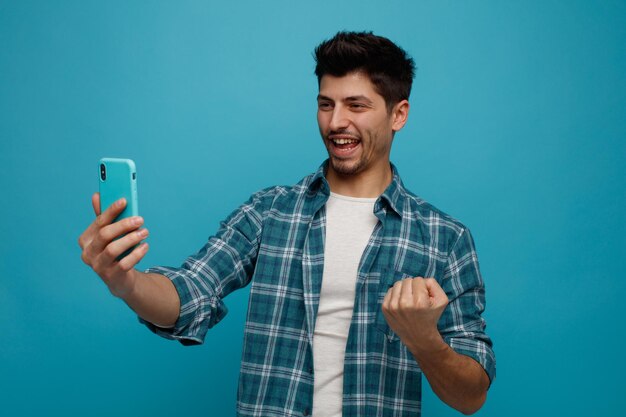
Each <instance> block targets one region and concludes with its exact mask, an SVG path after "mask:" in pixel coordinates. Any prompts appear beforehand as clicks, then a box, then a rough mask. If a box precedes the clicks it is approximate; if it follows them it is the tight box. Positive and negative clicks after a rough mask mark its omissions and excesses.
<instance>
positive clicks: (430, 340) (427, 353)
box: [407, 332, 449, 361]
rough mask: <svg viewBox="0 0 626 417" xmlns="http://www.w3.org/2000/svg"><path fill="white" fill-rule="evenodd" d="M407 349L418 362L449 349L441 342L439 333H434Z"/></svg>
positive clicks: (441, 338)
mask: <svg viewBox="0 0 626 417" xmlns="http://www.w3.org/2000/svg"><path fill="white" fill-rule="evenodd" d="M407 347H408V348H409V351H410V352H411V353H412V354H413V356H414V357H415V358H416V359H418V361H421V360H422V359H424V360H425V359H428V358H433V357H436V356H439V355H441V354H443V353H445V352H446V351H447V350H448V349H449V346H448V344H447V343H446V342H445V341H444V340H443V337H441V334H439V332H435V333H434V334H432V335H431V336H429V337H425V338H421V339H420V340H418V341H417V342H416V343H412V344H411V345H408V346H407Z"/></svg>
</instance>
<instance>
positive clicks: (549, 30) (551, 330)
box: [0, 0, 626, 416]
mask: <svg viewBox="0 0 626 417" xmlns="http://www.w3.org/2000/svg"><path fill="white" fill-rule="evenodd" d="M297 3H299V2H294V1H266V2H241V1H233V2H230V3H228V4H227V2H208V1H206V2H202V1H178V2H171V1H160V2H158V1H150V2H147V1H146V2H137V1H130V2H127V1H40V2H33V1H13V2H11V1H6V0H0V190H1V192H2V194H1V195H2V197H1V203H0V398H1V404H2V405H1V406H0V407H1V408H0V413H2V414H3V415H7V416H33V415H41V416H68V415H90V416H110V415H116V416H167V415H172V414H174V415H206V416H209V415H211V416H222V415H224V416H226V415H233V414H234V407H235V395H236V383H237V376H238V363H239V359H240V354H241V337H242V330H243V322H244V317H245V310H246V302H247V290H243V291H240V292H239V293H237V294H234V295H232V296H231V297H229V299H227V305H228V307H229V309H230V313H229V315H228V316H227V317H226V319H225V320H224V321H223V322H222V323H221V324H220V325H219V326H217V327H216V328H214V329H213V330H212V331H211V332H209V334H208V336H207V340H206V343H205V345H203V346H201V347H194V348H185V347H183V346H181V345H179V344H178V343H175V342H170V341H166V340H163V339H160V338H158V337H156V336H154V335H152V334H151V333H150V332H148V331H147V330H145V329H144V328H142V327H141V326H140V325H139V324H137V321H136V317H135V315H134V314H133V313H132V311H130V310H129V309H128V308H127V307H126V306H125V305H124V303H123V302H121V301H120V300H117V299H115V298H113V297H112V296H111V295H110V294H109V292H108V291H107V289H106V287H105V286H104V284H103V283H102V282H101V281H100V280H99V278H98V277H97V276H96V275H95V274H94V273H93V272H92V271H91V270H90V269H89V268H88V267H87V266H85V265H84V264H82V262H81V260H80V250H79V248H78V245H77V238H78V236H79V234H80V233H81V232H82V230H83V229H84V228H85V227H86V226H87V225H88V224H89V223H90V222H91V221H92V219H93V213H92V209H91V203H90V196H91V194H92V193H93V192H94V191H96V190H97V185H98V181H97V176H96V175H97V171H96V164H97V161H98V159H99V158H100V157H102V156H113V157H130V158H133V159H134V160H135V161H136V163H137V167H138V172H139V199H140V202H139V209H140V212H141V213H142V215H143V216H144V217H145V219H146V222H147V226H148V227H149V229H150V231H151V236H150V238H149V242H150V244H151V251H150V252H149V254H148V255H147V257H146V258H145V260H144V261H142V263H141V264H140V266H142V267H148V266H151V265H155V264H165V265H178V264H180V262H181V261H182V260H183V258H184V257H185V255H187V254H190V253H192V252H194V251H195V250H197V249H198V248H199V247H200V246H202V244H203V242H204V241H205V240H206V238H207V237H208V236H209V235H210V234H211V233H213V232H214V231H215V230H216V228H217V225H218V222H219V221H220V220H221V219H222V218H224V217H225V216H226V215H227V214H228V213H229V212H230V211H231V210H232V209H234V208H235V207H237V206H238V205H239V204H240V203H242V202H243V201H244V200H246V199H247V197H248V196H249V195H250V194H251V193H253V192H254V191H256V190H258V189H260V188H262V187H267V186H270V185H275V184H292V183H294V182H296V181H298V180H299V179H300V178H301V177H303V176H304V175H306V174H308V173H309V172H312V171H313V170H315V169H316V168H317V166H318V165H319V164H320V163H321V162H322V160H323V159H324V158H325V151H324V149H323V146H322V144H321V141H320V139H319V134H318V131H317V124H316V119H315V111H316V103H315V96H316V94H317V84H316V80H315V78H314V76H313V69H314V62H313V59H312V56H311V53H312V50H313V48H314V46H315V45H317V44H318V43H319V42H320V41H322V40H323V39H326V38H328V37H330V36H332V35H333V34H334V33H335V32H336V31H337V30H340V29H350V30H373V31H375V32H376V33H378V34H381V35H384V36H387V37H389V38H391V39H392V40H394V41H396V42H397V43H398V44H399V45H401V46H402V47H404V48H405V49H406V50H407V51H408V52H409V53H410V54H411V55H412V56H413V57H414V59H415V61H416V63H417V65H418V68H419V69H418V72H417V77H416V80H415V83H414V87H413V94H412V97H411V103H412V107H411V114H410V118H409V123H408V125H407V126H406V127H405V129H404V130H403V131H402V132H401V133H400V134H399V135H397V136H396V140H395V144H394V150H393V152H392V159H393V161H394V162H395V163H396V165H397V166H398V168H399V170H400V173H401V174H402V176H403V179H404V182H405V184H406V185H407V186H408V187H409V188H410V189H411V190H413V191H414V192H416V193H417V194H419V195H420V196H422V197H423V198H425V199H426V200H428V201H430V202H431V203H433V204H435V205H436V206H438V207H440V208H441V209H443V210H444V211H446V212H448V213H450V214H451V215H453V216H454V217H456V218H459V219H460V220H461V221H463V222H464V223H465V224H466V225H467V226H469V227H470V229H471V230H472V232H473V234H474V237H475V240H476V244H477V248H478V253H479V258H480V261H481V268H482V272H483V275H484V278H485V281H486V285H487V300H488V306H487V312H486V318H487V320H488V332H489V333H490V335H491V336H492V338H493V340H494V342H495V351H496V354H497V358H498V377H497V379H496V381H495V383H494V385H493V386H492V389H491V390H490V393H489V398H488V401H487V403H486V405H485V406H484V408H483V409H482V410H481V411H480V412H479V413H478V415H480V416H528V415H533V416H552V415H568V416H591V415H593V416H617V415H622V412H623V410H622V409H623V405H624V392H626V390H625V389H626V383H625V382H624V381H625V379H624V374H625V373H626V366H625V361H624V360H623V358H624V353H623V349H624V345H625V342H626V336H625V334H626V324H625V321H624V320H625V317H626V314H625V313H626V307H625V303H624V300H623V297H624V294H625V293H626V284H625V278H626V269H625V267H624V258H625V256H624V255H626V253H625V250H624V246H623V242H624V236H625V233H626V227H625V226H626V222H625V215H624V208H625V202H626V201H625V200H626V183H625V178H626V164H625V162H626V160H625V159H626V145H625V142H626V123H625V121H626V77H625V74H626V47H625V45H626V3H625V2H624V1H602V2H596V1H586V2H582V1H565V0H564V1H554V0H547V1H545V0H544V1H524V2H521V1H520V2H502V1H472V2H469V1H463V2H461V1H459V2H436V1H385V2H382V1H381V2H373V1H345V2H338V1H316V2H307V3H304V2H302V3H303V4H297ZM424 415H425V416H453V415H458V413H456V412H455V411H453V410H451V409H450V408H448V407H447V406H446V405H444V404H442V403H441V402H440V401H439V400H438V399H437V398H436V397H435V396H434V394H433V393H432V392H431V391H430V390H429V388H426V389H425V392H424Z"/></svg>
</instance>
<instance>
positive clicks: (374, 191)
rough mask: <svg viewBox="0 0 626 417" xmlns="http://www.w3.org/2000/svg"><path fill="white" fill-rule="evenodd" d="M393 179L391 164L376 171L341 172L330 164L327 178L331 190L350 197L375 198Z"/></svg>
mask: <svg viewBox="0 0 626 417" xmlns="http://www.w3.org/2000/svg"><path fill="white" fill-rule="evenodd" d="M392 179H393V175H392V171H391V165H389V164H387V165H386V166H385V167H384V168H383V169H381V170H377V171H374V172H361V173H358V174H341V173H338V172H337V171H335V170H334V169H333V168H332V166H331V165H330V164H329V165H328V171H327V172H326V180H327V181H328V185H329V186H330V191H332V192H333V193H335V194H341V195H345V196H348V197H358V198H375V197H378V196H380V195H381V194H382V193H383V192H384V191H385V189H386V188H387V187H388V186H389V184H391V180H392Z"/></svg>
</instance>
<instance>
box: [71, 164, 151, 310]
mask: <svg viewBox="0 0 626 417" xmlns="http://www.w3.org/2000/svg"><path fill="white" fill-rule="evenodd" d="M98 171H99V172H98V175H99V178H100V193H95V194H94V195H93V197H92V204H93V209H94V212H95V214H96V216H97V217H96V219H95V220H94V221H93V222H92V223H91V224H90V225H89V227H87V229H85V231H84V232H83V233H82V234H81V236H80V237H79V239H78V244H79V246H80V247H81V249H82V255H81V257H82V260H83V262H85V263H86V264H87V265H89V266H90V267H91V268H92V269H93V270H94V271H95V272H96V273H97V274H98V275H99V276H100V278H102V280H103V281H104V282H105V284H106V285H107V286H108V287H109V290H110V291H111V292H112V293H113V294H114V295H116V296H118V297H121V298H124V297H125V295H127V294H130V293H132V291H133V288H134V285H135V282H136V280H137V276H138V274H140V273H139V271H136V270H135V269H134V268H135V265H136V264H137V263H139V261H141V259H142V258H143V257H144V256H145V255H146V253H147V252H148V244H147V243H145V242H143V243H142V240H143V239H145V238H146V237H147V236H148V230H147V229H145V228H141V227H142V226H143V224H144V223H143V219H142V218H141V217H139V216H137V215H136V214H137V213H138V211H137V185H136V184H137V183H136V181H137V173H136V170H135V169H134V163H132V161H129V160H115V159H111V158H103V159H102V160H101V161H100V163H99V165H98ZM122 198H124V199H123V200H122Z"/></svg>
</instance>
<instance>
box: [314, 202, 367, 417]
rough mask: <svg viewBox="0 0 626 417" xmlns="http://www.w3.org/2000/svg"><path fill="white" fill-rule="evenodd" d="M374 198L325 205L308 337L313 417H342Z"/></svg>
mask: <svg viewBox="0 0 626 417" xmlns="http://www.w3.org/2000/svg"><path fill="white" fill-rule="evenodd" d="M375 202H376V198H355V197H346V196H342V195H338V194H334V193H331V195H330V198H329V199H328V202H327V203H326V239H325V246H324V273H323V277H322V288H321V290H320V303H319V308H318V312H317V319H316V322H315V332H314V334H313V361H314V366H315V374H314V387H313V389H314V393H313V413H312V414H313V417H341V408H342V397H343V364H344V356H345V351H346V341H347V340H348V331H349V329H350V321H351V320H352V310H353V308H354V296H355V287H356V278H357V271H358V268H359V263H360V262H361V257H362V256H363V251H364V250H365V247H366V246H367V242H368V241H369V239H370V236H371V234H372V231H373V230H374V227H375V226H376V223H377V222H378V218H377V217H376V216H374V213H373V212H374V203H375Z"/></svg>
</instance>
